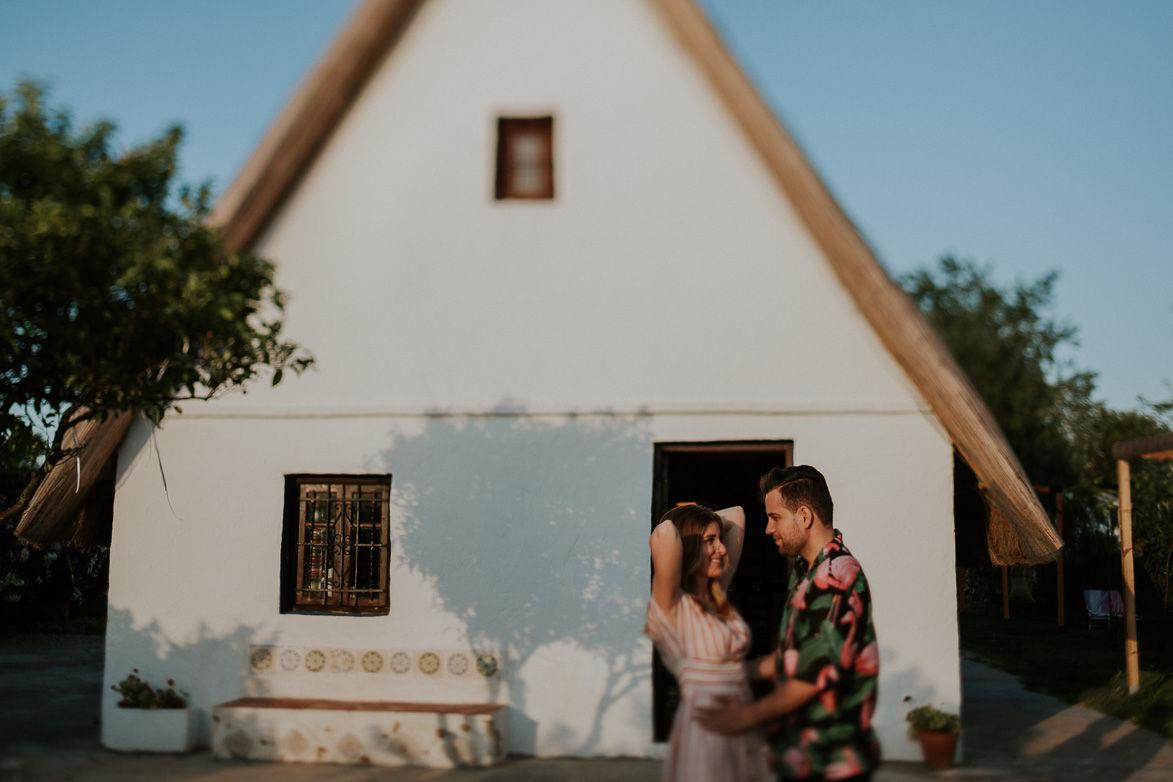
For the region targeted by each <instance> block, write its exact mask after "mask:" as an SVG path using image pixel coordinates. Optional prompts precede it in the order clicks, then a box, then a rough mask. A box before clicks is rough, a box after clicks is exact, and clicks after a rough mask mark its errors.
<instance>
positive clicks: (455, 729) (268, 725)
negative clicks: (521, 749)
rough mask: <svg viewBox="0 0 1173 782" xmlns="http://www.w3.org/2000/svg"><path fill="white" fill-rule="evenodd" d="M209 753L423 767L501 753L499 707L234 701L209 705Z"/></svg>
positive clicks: (467, 763) (486, 761)
mask: <svg viewBox="0 0 1173 782" xmlns="http://www.w3.org/2000/svg"><path fill="white" fill-rule="evenodd" d="M212 755H213V756H214V757H217V758H236V759H242V760H268V761H283V762H293V763H342V764H349V765H375V766H426V767H431V768H455V767H483V766H491V765H493V764H494V763H496V762H497V761H499V760H501V759H502V758H503V757H504V756H505V706H504V705H503V704H481V703H474V704H460V703H406V702H400V701H342V700H326V699H320V698H238V699H236V700H233V701H228V702H226V703H221V704H220V705H218V706H214V707H213V708H212Z"/></svg>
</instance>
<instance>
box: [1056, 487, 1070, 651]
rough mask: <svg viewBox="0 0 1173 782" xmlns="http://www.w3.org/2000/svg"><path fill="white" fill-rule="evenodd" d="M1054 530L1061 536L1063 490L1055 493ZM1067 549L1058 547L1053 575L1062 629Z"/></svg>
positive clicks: (1064, 622) (1063, 623)
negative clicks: (1057, 594) (1064, 562)
mask: <svg viewBox="0 0 1173 782" xmlns="http://www.w3.org/2000/svg"><path fill="white" fill-rule="evenodd" d="M1055 532H1057V533H1059V538H1060V539H1062V538H1063V492H1061V491H1060V492H1056V493H1055ZM1066 551H1067V545H1066V544H1064V546H1063V548H1061V549H1059V557H1058V558H1057V559H1056V560H1055V575H1056V578H1057V579H1058V582H1059V629H1060V630H1062V629H1063V627H1064V626H1065V625H1066V623H1067V618H1066V617H1065V616H1064V613H1063V556H1064V553H1065V552H1066Z"/></svg>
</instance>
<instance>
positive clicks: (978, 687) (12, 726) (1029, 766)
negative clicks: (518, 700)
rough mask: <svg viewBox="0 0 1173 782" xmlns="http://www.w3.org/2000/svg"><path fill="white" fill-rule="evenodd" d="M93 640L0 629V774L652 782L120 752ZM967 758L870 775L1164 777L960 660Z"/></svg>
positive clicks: (547, 769)
mask: <svg viewBox="0 0 1173 782" xmlns="http://www.w3.org/2000/svg"><path fill="white" fill-rule="evenodd" d="M102 653H103V646H102V639H101V638H97V637H93V636H47V635H26V634H19V633H9V634H0V780H3V781H4V782H9V781H10V782H32V781H33V780H54V781H55V782H56V781H57V780H77V782H115V781H117V782H124V781H126V782H146V781H147V780H150V781H151V782H155V781H156V780H175V781H176V782H181V781H185V780H191V781H193V782H195V781H196V780H198V781H199V782H238V781H239V782H303V781H308V780H326V781H328V782H363V781H365V780H380V781H381V782H424V781H425V780H427V781H429V782H431V781H433V780H435V781H437V782H505V780H518V782H536V781H537V780H568V781H569V782H576V781H577V782H588V780H605V781H606V782H652V781H653V780H656V779H658V776H659V771H660V764H659V763H658V762H656V761H650V760H634V759H620V760H568V759H554V760H536V759H529V758H519V759H515V760H510V761H508V762H506V763H504V764H502V765H500V766H497V767H495V768H493V769H488V770H484V771H466V770H460V771H434V770H425V769H385V768H369V767H349V766H310V765H296V764H268V763H256V764H249V763H239V762H231V761H218V760H213V759H212V758H211V756H210V755H209V754H208V752H207V751H202V752H195V753H192V754H190V755H178V756H177V755H163V756H158V755H144V754H119V753H114V752H109V751H107V750H105V749H103V748H102V746H101V744H100V743H99V741H98V736H99V724H98V704H99V701H100V698H101V686H102V685H101V681H102ZM962 674H963V686H964V693H965V710H964V720H965V738H964V740H965V753H966V761H965V763H964V764H962V765H961V766H959V767H958V768H956V769H953V770H951V771H945V772H932V771H929V770H928V769H926V768H925V767H924V766H922V765H921V764H919V763H886V764H884V766H883V767H882V768H881V769H880V771H879V773H877V774H876V782H907V781H908V780H929V779H937V780H962V781H964V782H969V781H970V780H974V781H975V782H977V781H978V780H1000V781H1001V780H1012V781H1014V780H1040V781H1041V780H1063V781H1064V782H1065V781H1066V780H1075V781H1077V782H1079V781H1082V780H1088V781H1089V782H1090V781H1092V780H1094V781H1095V782H1124V780H1128V781H1129V782H1156V780H1173V745H1170V743H1169V742H1166V741H1165V740H1163V739H1162V738H1161V737H1160V736H1158V735H1156V734H1154V733H1151V732H1149V731H1146V730H1142V729H1140V728H1137V727H1135V726H1133V725H1130V724H1128V723H1123V722H1120V721H1119V720H1116V719H1112V718H1110V717H1105V716H1104V715H1102V714H1099V713H1098V712H1095V711H1092V710H1090V709H1085V708H1082V707H1078V706H1068V705H1067V704H1065V703H1063V702H1061V701H1059V700H1056V699H1055V698H1050V697H1047V696H1044V695H1038V694H1035V693H1029V692H1026V691H1025V690H1023V689H1022V687H1021V686H1020V685H1019V684H1018V681H1017V680H1016V679H1015V678H1014V677H1012V676H1009V675H1007V674H1004V673H1001V672H1000V671H996V670H994V669H992V668H989V667H987V666H985V665H982V664H980V663H976V662H973V661H969V660H966V661H964V662H963V664H962Z"/></svg>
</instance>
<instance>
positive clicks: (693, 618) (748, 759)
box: [647, 596, 774, 782]
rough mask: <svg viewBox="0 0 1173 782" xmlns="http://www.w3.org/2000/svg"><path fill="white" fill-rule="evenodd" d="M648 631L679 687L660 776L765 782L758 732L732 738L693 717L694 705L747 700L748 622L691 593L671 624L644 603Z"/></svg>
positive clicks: (699, 781) (685, 781)
mask: <svg viewBox="0 0 1173 782" xmlns="http://www.w3.org/2000/svg"><path fill="white" fill-rule="evenodd" d="M647 632H648V635H649V636H650V637H651V639H652V643H654V644H655V645H656V648H657V649H658V650H659V651H660V657H661V659H662V660H663V661H664V665H665V666H667V668H668V670H669V671H671V672H672V675H673V676H675V677H676V681H677V683H678V684H679V685H680V706H679V707H678V708H677V710H676V720H675V722H673V724H672V735H671V736H670V737H669V739H668V756H667V757H666V758H665V759H664V767H663V771H662V773H661V775H660V778H661V779H663V780H666V781H670V782H715V781H717V780H730V781H731V782H733V781H734V780H736V781H737V782H758V781H759V780H760V781H761V782H766V780H773V778H774V776H773V774H771V773H770V771H769V769H768V767H767V749H766V744H765V741H764V739H763V738H762V736H761V734H760V733H759V732H758V731H750V732H748V733H742V734H740V735H737V736H723V735H721V734H719V733H710V732H709V731H707V730H705V729H704V728H702V727H701V726H700V725H699V724H698V723H697V722H696V719H695V715H696V709H697V708H698V707H705V706H708V705H710V704H712V703H714V702H715V701H716V700H717V699H718V698H729V697H732V698H736V699H738V700H740V701H742V702H745V703H748V702H749V701H750V700H751V699H752V696H751V694H750V691H749V684H748V682H747V680H746V675H745V663H744V658H745V653H746V652H747V651H749V626H748V625H746V623H745V621H744V620H743V619H742V618H741V617H740V616H739V615H738V614H737V613H736V612H733V613H732V614H731V615H730V616H729V617H728V618H726V619H722V618H721V617H720V616H717V615H716V614H714V613H710V612H709V611H706V610H705V609H704V608H702V607H701V605H700V604H699V603H697V601H695V600H693V599H692V598H691V597H688V596H683V597H681V598H680V605H679V608H678V609H677V611H676V625H675V626H673V624H672V623H671V622H670V621H669V619H668V617H667V615H666V614H665V613H664V610H663V609H662V608H660V606H659V605H657V604H656V601H655V600H654V599H652V600H649V601H648V624H647Z"/></svg>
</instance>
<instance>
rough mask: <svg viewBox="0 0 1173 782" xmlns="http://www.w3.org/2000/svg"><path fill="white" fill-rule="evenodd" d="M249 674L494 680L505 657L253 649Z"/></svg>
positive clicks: (401, 651) (431, 652)
mask: <svg viewBox="0 0 1173 782" xmlns="http://www.w3.org/2000/svg"><path fill="white" fill-rule="evenodd" d="M249 672H250V673H252V674H253V675H256V676H262V675H263V676H269V675H275V674H291V673H293V674H305V673H329V674H337V675H345V674H376V673H378V674H385V675H388V674H389V675H391V676H426V677H428V678H446V677H450V676H455V677H458V678H471V679H492V678H500V676H501V655H500V653H498V652H484V651H475V650H469V649H431V650H427V651H422V652H419V651H413V650H410V649H363V648H358V649H340V648H326V647H304V648H303V647H299V646H259V645H257V646H249Z"/></svg>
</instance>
